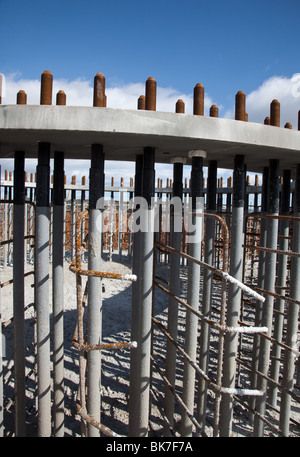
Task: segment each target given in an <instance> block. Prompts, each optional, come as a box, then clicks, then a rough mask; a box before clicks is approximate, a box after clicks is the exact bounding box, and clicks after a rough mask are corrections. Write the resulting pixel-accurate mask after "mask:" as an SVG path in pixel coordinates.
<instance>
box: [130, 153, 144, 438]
mask: <svg viewBox="0 0 300 457" xmlns="http://www.w3.org/2000/svg"><path fill="white" fill-rule="evenodd" d="M142 170H143V156H142V155H138V156H137V157H136V161H135V181H134V198H135V200H136V199H137V198H139V197H141V195H142ZM134 207H135V210H136V204H134ZM140 240H141V232H140V231H134V233H133V259H132V273H133V274H135V275H136V276H137V278H138V281H134V282H133V283H132V286H131V287H132V302H131V341H138V331H139V327H138V322H139V308H140V278H139V277H140V268H141V249H140ZM138 354H139V348H136V349H132V350H131V351H130V386H129V428H128V430H129V436H137V435H138V433H139V415H138V414H137V411H140V406H139V404H140V395H139V391H138V389H137V385H138V376H139V357H138Z"/></svg>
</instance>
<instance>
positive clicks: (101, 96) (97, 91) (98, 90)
mask: <svg viewBox="0 0 300 457" xmlns="http://www.w3.org/2000/svg"><path fill="white" fill-rule="evenodd" d="M93 106H96V107H99V108H105V107H106V95H105V76H104V75H103V74H102V73H97V74H96V76H95V77H94V101H93Z"/></svg>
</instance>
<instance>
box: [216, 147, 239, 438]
mask: <svg viewBox="0 0 300 457" xmlns="http://www.w3.org/2000/svg"><path fill="white" fill-rule="evenodd" d="M244 198H245V164H244V156H241V155H237V156H236V157H235V161H234V173H233V202H232V222H231V240H232V243H231V252H230V274H231V276H233V277H234V278H236V279H238V280H239V281H241V280H242V274H243V247H242V246H243V241H244V235H243V232H244ZM240 305H241V291H240V289H238V287H237V286H236V285H234V284H229V285H228V307H227V319H226V325H227V326H229V327H236V326H237V325H238V320H239V315H240ZM237 344H238V335H237V334H236V333H233V334H230V333H227V334H226V335H225V340H224V376H223V386H224V387H233V388H234V387H235V379H236V355H237ZM232 410H233V401H232V397H231V395H223V397H222V400H221V405H220V436H230V435H231V430H232Z"/></svg>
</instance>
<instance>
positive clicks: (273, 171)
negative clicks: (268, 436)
mask: <svg viewBox="0 0 300 457" xmlns="http://www.w3.org/2000/svg"><path fill="white" fill-rule="evenodd" d="M268 213H269V214H270V215H275V216H276V215H278V213H279V161H278V160H277V159H273V160H270V167H269V202H268ZM277 238H278V219H273V218H270V219H268V221H267V248H270V249H271V250H276V249H277ZM276 260H277V256H276V253H274V252H267V253H266V269H265V284H264V288H265V289H266V290H268V291H270V292H274V291H275V280H276ZM273 306H274V297H273V296H272V295H269V294H267V296H266V300H265V302H264V303H263V307H262V319H261V325H262V326H264V327H267V328H268V332H267V334H268V336H271V332H272V319H273ZM270 346H271V342H270V340H269V339H267V338H261V339H260V347H259V361H258V371H260V372H261V373H262V374H264V375H267V374H268V370H269V363H270ZM257 388H258V389H259V390H263V391H264V392H265V393H264V395H263V396H261V397H257V398H256V410H257V411H258V412H259V413H260V414H261V415H264V413H265V408H266V396H267V393H266V390H267V381H266V379H264V378H262V377H261V376H258V379H257ZM253 433H254V436H263V433H264V423H263V422H262V421H261V420H260V419H259V417H258V416H257V415H256V416H255V417H254V430H253Z"/></svg>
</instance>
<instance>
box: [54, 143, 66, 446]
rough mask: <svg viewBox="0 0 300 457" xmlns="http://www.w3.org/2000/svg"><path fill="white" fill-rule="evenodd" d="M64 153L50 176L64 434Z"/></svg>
mask: <svg viewBox="0 0 300 457" xmlns="http://www.w3.org/2000/svg"><path fill="white" fill-rule="evenodd" d="M63 231H64V154H63V152H59V151H55V154H54V179H53V240H54V243H53V263H52V269H53V279H52V297H53V373H54V435H55V436H57V437H61V436H64V319H63V317H64V262H63V257H64V239H63Z"/></svg>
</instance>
